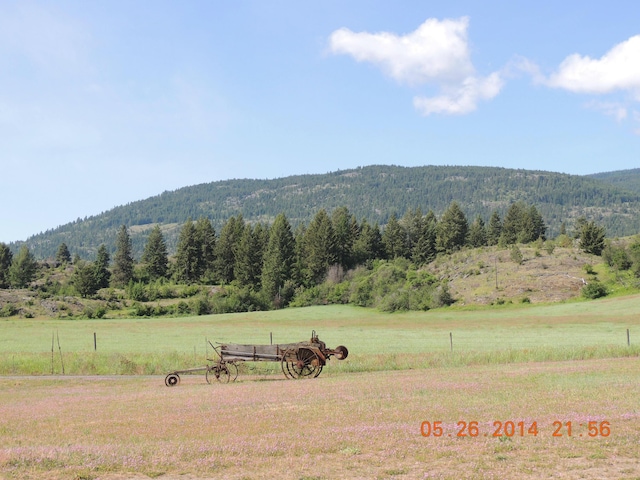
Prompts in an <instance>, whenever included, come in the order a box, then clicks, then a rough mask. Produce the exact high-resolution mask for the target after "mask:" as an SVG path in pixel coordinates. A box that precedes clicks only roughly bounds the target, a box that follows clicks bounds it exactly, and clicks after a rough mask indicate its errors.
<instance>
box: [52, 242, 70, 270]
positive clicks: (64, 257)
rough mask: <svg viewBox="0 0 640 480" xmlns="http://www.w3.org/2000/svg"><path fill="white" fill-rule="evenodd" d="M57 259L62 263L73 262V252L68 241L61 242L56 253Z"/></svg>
mask: <svg viewBox="0 0 640 480" xmlns="http://www.w3.org/2000/svg"><path fill="white" fill-rule="evenodd" d="M56 261H57V262H58V263H60V264H63V265H64V264H65V263H71V253H69V247H67V244H66V243H64V242H63V243H61V244H60V246H59V247H58V251H57V253H56Z"/></svg>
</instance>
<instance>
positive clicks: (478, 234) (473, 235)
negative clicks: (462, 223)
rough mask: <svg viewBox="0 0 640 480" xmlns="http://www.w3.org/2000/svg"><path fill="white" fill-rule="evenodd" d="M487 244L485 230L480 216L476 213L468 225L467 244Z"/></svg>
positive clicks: (475, 246) (478, 245)
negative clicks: (469, 225)
mask: <svg viewBox="0 0 640 480" xmlns="http://www.w3.org/2000/svg"><path fill="white" fill-rule="evenodd" d="M486 244H487V230H486V229H485V227H484V221H483V220H482V217H480V215H478V216H477V217H476V219H475V220H474V221H473V223H472V224H471V227H469V246H470V247H474V248H478V247H483V246H485V245H486Z"/></svg>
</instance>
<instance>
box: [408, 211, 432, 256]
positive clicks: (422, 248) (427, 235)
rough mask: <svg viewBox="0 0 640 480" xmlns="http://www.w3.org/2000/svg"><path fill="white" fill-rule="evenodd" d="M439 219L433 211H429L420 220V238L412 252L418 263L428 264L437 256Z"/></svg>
mask: <svg viewBox="0 0 640 480" xmlns="http://www.w3.org/2000/svg"><path fill="white" fill-rule="evenodd" d="M436 237H437V221H436V216H435V215H434V213H433V211H431V210H430V211H429V213H427V215H426V216H425V217H424V218H423V219H422V221H421V222H420V231H419V232H418V238H417V241H416V243H415V245H414V246H413V250H412V252H411V259H412V260H413V262H414V263H415V264H416V265H426V264H427V263H430V262H431V261H432V260H433V259H434V258H435V257H436V253H437V251H436Z"/></svg>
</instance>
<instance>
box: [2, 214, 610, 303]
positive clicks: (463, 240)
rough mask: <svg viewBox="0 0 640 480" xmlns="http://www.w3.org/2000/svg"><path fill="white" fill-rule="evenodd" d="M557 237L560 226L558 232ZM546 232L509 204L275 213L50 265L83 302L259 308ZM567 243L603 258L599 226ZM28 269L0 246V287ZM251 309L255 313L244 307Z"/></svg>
mask: <svg viewBox="0 0 640 480" xmlns="http://www.w3.org/2000/svg"><path fill="white" fill-rule="evenodd" d="M563 229H564V226H563ZM546 230H547V227H546V225H545V222H544V220H543V218H542V216H541V214H540V213H539V211H538V209H537V208H536V207H535V206H533V205H527V204H526V203H524V202H521V201H519V202H515V203H513V204H511V206H510V207H509V208H508V210H507V212H506V214H505V215H504V218H503V217H501V215H500V214H499V213H498V212H497V211H494V212H493V213H492V214H491V216H490V218H489V219H488V221H487V222H485V221H484V220H483V219H482V218H481V217H480V216H476V218H475V219H474V220H473V221H472V222H469V221H468V219H467V216H466V215H465V213H464V212H463V211H462V209H461V207H460V205H459V204H458V203H457V202H456V201H453V202H451V204H450V205H449V207H448V208H447V209H446V210H445V212H444V213H443V214H442V215H441V216H440V218H437V217H436V215H435V214H434V212H433V211H431V210H430V211H428V212H426V213H424V212H423V211H422V210H421V209H420V208H416V209H409V210H407V212H406V213H405V214H404V215H403V216H402V217H397V216H396V215H395V214H393V215H391V217H390V218H389V221H388V222H387V224H386V225H385V226H384V228H381V227H380V226H379V225H378V224H377V223H374V224H370V223H369V222H368V221H367V220H366V219H363V220H361V221H358V219H357V218H356V216H355V215H354V214H352V213H351V212H350V211H349V209H348V208H347V207H344V206H342V207H338V208H335V209H334V210H332V211H331V212H328V211H327V210H325V209H321V210H319V211H318V212H317V213H316V214H315V216H314V217H313V219H312V220H311V221H310V222H309V223H308V224H299V225H298V226H297V227H296V228H295V229H294V228H292V226H291V224H290V222H289V220H288V219H287V217H286V216H285V215H284V214H283V213H281V214H279V215H278V216H277V217H276V218H275V220H274V221H273V223H271V224H269V225H267V224H263V223H254V224H252V223H250V222H247V221H245V220H244V218H243V217H242V215H237V216H232V217H230V218H228V219H227V220H226V222H224V224H223V225H222V228H221V229H220V232H216V231H215V229H214V227H213V224H212V222H211V220H210V219H208V218H205V217H201V218H199V219H197V220H196V221H194V220H192V219H189V220H188V221H187V222H186V223H184V225H183V226H182V228H181V230H180V234H179V238H178V243H177V247H176V251H175V254H174V255H171V256H170V255H169V253H168V249H167V245H166V241H165V238H164V235H163V232H162V229H161V228H160V226H159V225H156V226H155V227H154V228H153V229H152V230H151V232H150V233H149V235H148V237H147V240H146V243H145V246H144V250H143V253H142V255H141V257H140V259H139V261H136V260H135V259H134V255H133V249H132V243H131V237H130V233H129V230H128V228H127V227H126V226H124V225H123V226H121V227H120V228H119V230H118V235H117V241H116V245H115V253H114V255H113V258H112V256H111V255H110V254H109V251H108V249H107V247H106V246H105V245H104V244H102V245H100V247H99V248H98V251H97V255H96V258H95V260H94V261H91V262H89V261H84V260H81V259H79V258H76V259H75V260H72V258H71V253H70V251H69V248H68V247H67V245H66V244H65V243H62V244H60V246H59V248H58V251H57V253H56V258H55V260H56V262H57V263H58V264H62V265H65V264H71V263H73V264H74V271H73V275H72V278H71V282H72V284H73V286H74V288H75V290H76V292H77V293H78V294H79V295H81V296H83V297H91V296H93V295H95V294H96V292H97V291H98V290H100V289H103V288H107V287H114V288H124V289H126V291H127V293H128V294H129V296H130V297H131V298H134V299H143V295H142V294H141V293H140V292H141V291H142V289H144V286H145V285H151V284H154V282H155V283H157V282H163V281H173V282H175V283H178V284H185V285H196V284H203V285H234V286H236V287H238V288H240V289H244V291H245V292H247V295H249V296H250V297H251V298H250V299H249V301H248V302H249V303H253V304H258V306H259V307H260V308H272V307H274V306H284V305H286V304H288V303H289V302H290V301H291V300H292V298H293V297H294V295H295V294H296V292H300V291H303V290H309V289H312V288H313V287H315V286H317V285H319V284H321V283H322V282H324V281H325V280H326V279H327V277H328V276H333V277H335V278H338V279H340V278H342V277H343V276H344V274H345V272H347V271H349V270H352V269H354V268H355V267H357V266H359V265H371V264H372V262H374V261H376V260H396V259H404V260H406V261H408V262H410V263H411V264H412V265H413V266H415V268H419V267H421V266H423V265H425V264H428V263H430V262H431V261H433V260H434V259H435V258H436V256H437V255H438V254H449V253H452V252H454V251H457V250H459V249H461V248H464V247H481V246H491V245H500V246H508V245H514V244H516V243H529V242H533V241H536V240H538V239H543V240H544V239H545V238H546ZM576 231H577V232H578V233H577V234H576V237H579V240H580V242H581V246H582V248H583V249H584V250H585V251H587V252H588V253H593V254H596V255H600V254H601V253H602V252H603V250H604V249H605V231H604V228H603V227H600V226H598V225H596V224H595V222H588V221H587V220H586V219H584V218H582V219H580V221H579V222H578V223H577V224H576ZM37 268H38V263H37V262H36V260H35V259H34V258H33V255H31V253H30V252H29V250H28V248H27V247H26V246H25V245H23V246H22V248H21V249H20V251H19V253H18V254H17V255H16V256H15V258H13V256H12V254H11V250H10V249H9V248H8V246H6V245H4V244H0V288H8V287H14V288H24V287H27V286H28V285H29V284H30V282H31V281H32V280H33V278H34V277H35V275H36V271H37ZM254 306H255V305H254Z"/></svg>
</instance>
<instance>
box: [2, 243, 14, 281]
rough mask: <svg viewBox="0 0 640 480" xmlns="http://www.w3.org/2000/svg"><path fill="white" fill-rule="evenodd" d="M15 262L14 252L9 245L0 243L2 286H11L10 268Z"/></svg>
mask: <svg viewBox="0 0 640 480" xmlns="http://www.w3.org/2000/svg"><path fill="white" fill-rule="evenodd" d="M12 262H13V253H11V249H10V248H9V245H7V244H5V243H0V288H9V285H10V284H11V281H10V277H9V270H10V268H11V263H12Z"/></svg>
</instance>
